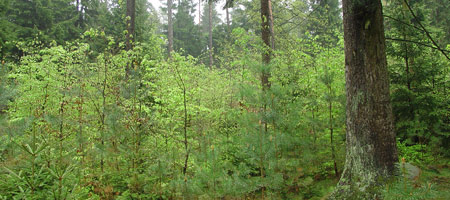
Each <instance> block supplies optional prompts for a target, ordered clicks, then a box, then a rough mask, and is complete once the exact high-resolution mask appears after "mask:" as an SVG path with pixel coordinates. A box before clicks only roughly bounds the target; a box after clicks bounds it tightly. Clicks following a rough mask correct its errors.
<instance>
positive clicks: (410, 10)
mask: <svg viewBox="0 0 450 200" xmlns="http://www.w3.org/2000/svg"><path fill="white" fill-rule="evenodd" d="M403 2H405V4H406V6H407V7H408V10H409V12H410V13H411V15H412V16H413V17H414V19H415V20H416V21H417V23H418V24H419V25H420V27H421V28H422V30H423V31H425V33H426V35H427V37H428V39H430V40H431V42H433V44H434V46H436V48H437V49H438V50H439V51H440V52H441V53H442V54H444V56H445V57H446V58H447V60H450V57H448V55H447V54H446V53H445V51H444V50H443V49H441V48H440V47H439V45H437V43H436V42H435V41H434V40H433V38H432V37H431V35H430V32H428V31H427V29H426V28H425V27H424V26H423V25H422V23H420V21H419V19H417V17H416V14H414V12H413V10H412V9H411V6H410V5H409V4H408V1H407V0H403Z"/></svg>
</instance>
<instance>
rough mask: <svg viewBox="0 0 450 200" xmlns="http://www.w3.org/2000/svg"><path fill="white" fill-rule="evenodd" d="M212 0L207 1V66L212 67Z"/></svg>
mask: <svg viewBox="0 0 450 200" xmlns="http://www.w3.org/2000/svg"><path fill="white" fill-rule="evenodd" d="M212 9H213V7H212V0H209V1H208V12H209V15H208V18H209V19H208V21H209V23H208V32H209V67H212V66H213V64H214V59H213V44H212Z"/></svg>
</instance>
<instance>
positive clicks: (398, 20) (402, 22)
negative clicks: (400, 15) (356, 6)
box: [383, 15, 425, 32]
mask: <svg viewBox="0 0 450 200" xmlns="http://www.w3.org/2000/svg"><path fill="white" fill-rule="evenodd" d="M383 16H384V17H386V18H388V19H392V20H394V21H397V22H399V23H401V24H403V25H406V26H409V27H413V28H415V29H417V30H419V31H422V32H425V31H424V30H422V29H421V28H420V27H417V26H414V25H412V24H409V23H406V22H404V21H402V20H400V19H397V18H394V17H391V16H389V15H383Z"/></svg>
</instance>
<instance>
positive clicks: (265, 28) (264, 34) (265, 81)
mask: <svg viewBox="0 0 450 200" xmlns="http://www.w3.org/2000/svg"><path fill="white" fill-rule="evenodd" d="M269 13H270V7H269V0H261V39H262V41H263V42H264V51H263V55H262V57H263V58H262V60H263V63H264V64H266V65H267V64H269V63H270V57H271V48H270V47H271V45H270V23H269V20H270V14H269ZM265 69H266V68H265ZM269 77H270V73H269V72H268V70H263V72H262V73H261V85H262V87H263V89H268V88H270V83H269Z"/></svg>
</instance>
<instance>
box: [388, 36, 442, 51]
mask: <svg viewBox="0 0 450 200" xmlns="http://www.w3.org/2000/svg"><path fill="white" fill-rule="evenodd" d="M386 40H392V41H397V42H410V43H414V44H418V45H421V46H425V47H429V48H432V49H437V50H440V51H444V52H447V53H450V51H447V50H445V49H439V48H438V47H435V46H432V45H429V44H425V43H421V42H416V41H412V40H404V39H398V38H389V37H386Z"/></svg>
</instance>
